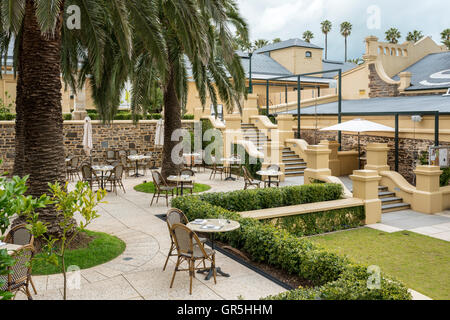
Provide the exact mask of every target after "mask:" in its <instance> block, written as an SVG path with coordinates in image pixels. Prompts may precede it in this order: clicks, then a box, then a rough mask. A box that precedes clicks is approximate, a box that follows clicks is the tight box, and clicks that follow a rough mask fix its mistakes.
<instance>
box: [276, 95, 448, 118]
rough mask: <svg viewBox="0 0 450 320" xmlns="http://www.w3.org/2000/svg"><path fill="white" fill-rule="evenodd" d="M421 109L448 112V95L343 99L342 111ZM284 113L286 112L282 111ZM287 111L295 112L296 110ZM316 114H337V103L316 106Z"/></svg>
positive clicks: (309, 110) (311, 109) (312, 110)
mask: <svg viewBox="0 0 450 320" xmlns="http://www.w3.org/2000/svg"><path fill="white" fill-rule="evenodd" d="M421 111H439V112H443V113H444V112H445V113H450V97H443V96H441V95H432V96H430V95H428V96H413V97H407V96H406V97H390V98H372V99H362V100H343V101H342V112H343V113H358V112H366V113H370V112H418V113H420V112H421ZM301 112H302V114H310V115H313V114H315V106H312V107H307V108H302V111H301ZM282 113H286V112H282ZM287 113H290V114H294V115H295V114H297V110H293V111H289V112H287ZM317 113H318V114H330V115H331V114H337V113H338V103H337V102H333V103H327V104H321V105H318V106H317Z"/></svg>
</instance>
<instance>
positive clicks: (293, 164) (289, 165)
mask: <svg viewBox="0 0 450 320" xmlns="http://www.w3.org/2000/svg"><path fill="white" fill-rule="evenodd" d="M283 163H284V165H285V167H286V168H292V167H305V168H307V166H306V162H301V161H298V162H283Z"/></svg>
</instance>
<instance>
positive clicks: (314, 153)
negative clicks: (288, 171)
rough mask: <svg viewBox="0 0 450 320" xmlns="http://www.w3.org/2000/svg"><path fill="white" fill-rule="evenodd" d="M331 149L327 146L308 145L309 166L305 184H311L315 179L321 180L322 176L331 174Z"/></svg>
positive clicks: (306, 171)
mask: <svg viewBox="0 0 450 320" xmlns="http://www.w3.org/2000/svg"><path fill="white" fill-rule="evenodd" d="M330 154H331V150H329V149H328V147H327V146H324V145H317V146H308V149H306V155H307V156H306V157H307V159H308V160H307V161H308V168H307V169H306V170H305V184H311V183H313V181H314V180H320V177H321V176H331V170H330V169H329V167H328V162H329V160H330Z"/></svg>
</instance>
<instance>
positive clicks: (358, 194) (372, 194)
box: [350, 170, 381, 224]
mask: <svg viewBox="0 0 450 320" xmlns="http://www.w3.org/2000/svg"><path fill="white" fill-rule="evenodd" d="M350 178H351V179H352V180H353V198H357V199H361V200H363V201H364V207H365V211H366V224H375V223H379V222H381V200H380V199H379V198H378V185H379V183H380V180H381V177H380V176H379V175H378V172H377V171H375V170H356V171H354V173H353V175H351V176H350Z"/></svg>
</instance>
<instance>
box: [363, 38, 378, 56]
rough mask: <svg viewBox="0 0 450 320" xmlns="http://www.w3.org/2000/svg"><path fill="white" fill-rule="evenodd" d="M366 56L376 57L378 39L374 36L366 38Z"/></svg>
mask: <svg viewBox="0 0 450 320" xmlns="http://www.w3.org/2000/svg"><path fill="white" fill-rule="evenodd" d="M365 54H366V55H370V56H377V55H378V38H377V37H376V36H368V37H366V53H365Z"/></svg>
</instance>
